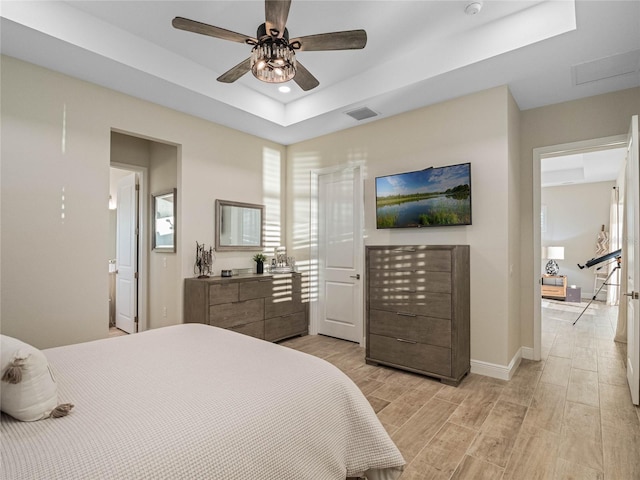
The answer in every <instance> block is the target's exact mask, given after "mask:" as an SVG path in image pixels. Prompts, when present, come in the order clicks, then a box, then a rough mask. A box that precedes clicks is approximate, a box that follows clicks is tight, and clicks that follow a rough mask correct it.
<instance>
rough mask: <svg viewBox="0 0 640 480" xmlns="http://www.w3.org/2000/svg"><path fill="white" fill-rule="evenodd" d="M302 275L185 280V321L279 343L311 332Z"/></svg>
mask: <svg viewBox="0 0 640 480" xmlns="http://www.w3.org/2000/svg"><path fill="white" fill-rule="evenodd" d="M307 318H308V303H303V301H302V275H301V274H300V273H286V274H277V275H272V274H260V275H258V274H249V275H240V276H237V277H224V278H223V277H211V278H185V281H184V322H185V323H205V324H208V325H213V326H216V327H222V328H227V329H230V330H234V331H236V332H239V333H244V334H245V335H250V336H252V337H256V338H261V339H263V340H268V341H270V342H276V341H278V340H282V339H284V338H288V337H294V336H296V335H306V334H307V333H308V321H307Z"/></svg>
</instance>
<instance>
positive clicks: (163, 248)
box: [151, 188, 178, 253]
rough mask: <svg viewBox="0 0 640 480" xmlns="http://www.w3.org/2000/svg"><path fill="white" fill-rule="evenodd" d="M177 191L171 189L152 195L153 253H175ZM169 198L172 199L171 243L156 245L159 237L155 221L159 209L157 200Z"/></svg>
mask: <svg viewBox="0 0 640 480" xmlns="http://www.w3.org/2000/svg"><path fill="white" fill-rule="evenodd" d="M177 192H178V190H177V189H176V188H173V189H171V190H168V191H164V192H160V193H154V194H153V195H152V197H153V216H152V218H151V222H152V225H151V231H152V232H153V233H152V239H151V241H152V249H153V250H154V251H155V252H165V253H166V252H169V253H175V251H176V233H177V231H178V223H177V222H176V218H177V212H178V209H177V203H178V195H177ZM169 197H171V198H172V199H173V239H172V240H173V242H172V245H157V244H156V242H157V237H158V235H159V232H158V229H157V227H156V220H157V218H158V213H159V208H158V200H161V199H165V198H169Z"/></svg>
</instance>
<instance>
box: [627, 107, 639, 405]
mask: <svg viewBox="0 0 640 480" xmlns="http://www.w3.org/2000/svg"><path fill="white" fill-rule="evenodd" d="M638 157H639V153H638V116H637V115H635V116H633V117H632V118H631V128H630V130H629V137H628V140H627V170H626V182H625V183H626V185H625V209H626V212H627V214H626V222H627V224H626V232H627V238H626V240H627V241H626V252H625V253H626V266H627V293H625V295H626V297H625V298H626V299H627V381H628V382H629V389H630V390H631V400H632V401H633V403H634V404H635V405H638V404H639V403H640V307H639V306H638V291H639V290H640V247H639V245H638V242H639V241H640V218H639V217H640V215H639V214H640V206H639V205H638V204H639V203H640V174H639V173H638V171H639V163H640V160H639V159H638ZM623 260H624V259H623Z"/></svg>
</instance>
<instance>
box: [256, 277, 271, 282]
mask: <svg viewBox="0 0 640 480" xmlns="http://www.w3.org/2000/svg"><path fill="white" fill-rule="evenodd" d="M270 281H271V279H270V278H265V279H264V280H258V282H270Z"/></svg>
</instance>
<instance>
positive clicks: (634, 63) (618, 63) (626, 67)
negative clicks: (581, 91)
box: [571, 50, 640, 85]
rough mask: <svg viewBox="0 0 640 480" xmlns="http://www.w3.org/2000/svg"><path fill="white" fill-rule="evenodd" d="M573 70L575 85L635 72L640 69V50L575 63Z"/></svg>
mask: <svg viewBox="0 0 640 480" xmlns="http://www.w3.org/2000/svg"><path fill="white" fill-rule="evenodd" d="M571 70H572V71H573V82H574V85H582V84H585V83H590V82H596V81H598V80H604V79H606V78H612V77H619V76H620V75H627V74H629V73H635V72H638V71H639V70H640V50H634V51H632V52H627V53H620V54H618V55H611V56H609V57H604V58H600V59H598V60H593V61H592V62H585V63H580V64H578V65H573V66H572V67H571Z"/></svg>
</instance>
